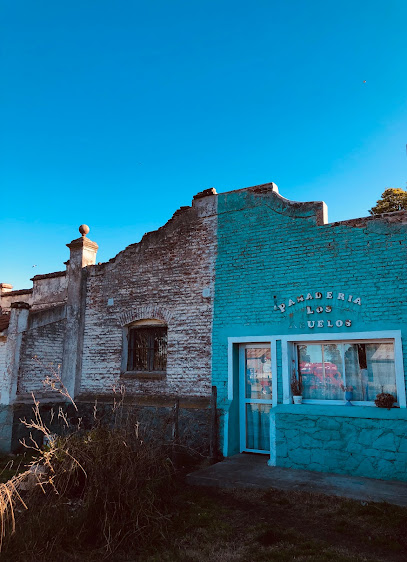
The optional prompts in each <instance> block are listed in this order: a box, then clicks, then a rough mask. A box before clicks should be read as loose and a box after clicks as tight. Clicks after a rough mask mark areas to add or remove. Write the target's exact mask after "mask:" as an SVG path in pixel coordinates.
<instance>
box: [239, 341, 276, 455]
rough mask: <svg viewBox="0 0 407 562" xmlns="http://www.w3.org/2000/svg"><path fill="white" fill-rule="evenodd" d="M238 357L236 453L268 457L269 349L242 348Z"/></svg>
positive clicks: (242, 346)
mask: <svg viewBox="0 0 407 562" xmlns="http://www.w3.org/2000/svg"><path fill="white" fill-rule="evenodd" d="M239 353H240V357H239V381H240V385H239V386H240V388H239V390H240V450H241V451H251V452H254V453H270V410H271V407H272V386H273V385H272V373H271V349H270V345H267V344H242V345H241V346H240V350H239Z"/></svg>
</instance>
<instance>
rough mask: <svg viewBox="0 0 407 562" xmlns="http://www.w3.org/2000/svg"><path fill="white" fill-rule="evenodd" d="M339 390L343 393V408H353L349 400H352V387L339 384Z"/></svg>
mask: <svg viewBox="0 0 407 562" xmlns="http://www.w3.org/2000/svg"><path fill="white" fill-rule="evenodd" d="M341 389H342V390H343V392H344V393H345V400H346V403H345V406H353V404H352V402H351V400H353V386H344V385H343V384H341Z"/></svg>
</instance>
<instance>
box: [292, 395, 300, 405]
mask: <svg viewBox="0 0 407 562" xmlns="http://www.w3.org/2000/svg"><path fill="white" fill-rule="evenodd" d="M293 401H294V404H302V396H293Z"/></svg>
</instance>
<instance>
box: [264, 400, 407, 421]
mask: <svg viewBox="0 0 407 562" xmlns="http://www.w3.org/2000/svg"><path fill="white" fill-rule="evenodd" d="M272 413H273V414H296V415H307V416H332V417H335V416H337V417H348V418H378V419H407V408H391V409H390V410H387V409H386V408H377V407H376V406H374V407H372V406H353V407H349V406H345V405H343V406H337V405H324V406H323V405H320V404H304V403H303V404H279V405H278V406H276V407H275V408H273V409H272Z"/></svg>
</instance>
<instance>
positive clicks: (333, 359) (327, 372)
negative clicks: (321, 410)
mask: <svg viewBox="0 0 407 562" xmlns="http://www.w3.org/2000/svg"><path fill="white" fill-rule="evenodd" d="M342 371H343V362H342V344H336V343H329V344H325V345H324V374H323V376H324V385H325V389H326V391H325V399H326V400H343V390H342V388H341V385H342V384H344V382H343V378H342Z"/></svg>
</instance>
